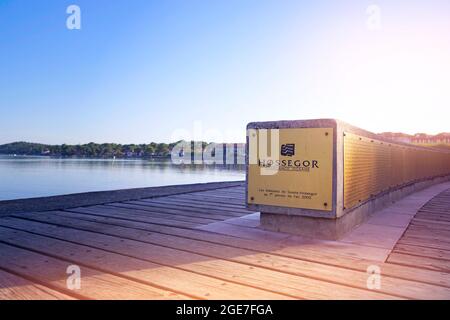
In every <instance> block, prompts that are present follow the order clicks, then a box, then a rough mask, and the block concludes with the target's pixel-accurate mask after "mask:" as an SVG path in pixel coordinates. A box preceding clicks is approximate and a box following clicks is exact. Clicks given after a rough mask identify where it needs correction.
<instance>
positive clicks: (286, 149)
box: [281, 143, 295, 157]
mask: <svg viewBox="0 0 450 320" xmlns="http://www.w3.org/2000/svg"><path fill="white" fill-rule="evenodd" d="M281 155H282V156H286V157H292V156H294V155H295V144H293V143H289V144H283V145H281Z"/></svg>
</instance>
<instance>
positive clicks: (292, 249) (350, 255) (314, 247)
mask: <svg viewBox="0 0 450 320" xmlns="http://www.w3.org/2000/svg"><path fill="white" fill-rule="evenodd" d="M52 214H55V215H62V216H65V217H72V218H75V219H79V220H88V221H97V222H102V223H108V224H112V225H116V226H126V227H130V228H137V229H140V230H144V231H150V232H157V233H161V234H167V235H177V236H180V237H184V238H188V239H194V240H202V241H206V242H211V243H217V244H226V245H228V246H232V247H236V248H246V249H249V250H254V251H258V252H262V253H269V254H272V255H277V256H278V255H279V256H284V257H288V258H296V259H303V260H305V261H310V262H317V263H322V264H325V265H331V266H338V267H345V268H348V269H353V270H357V271H363V272H365V271H366V270H367V268H368V267H369V266H370V265H380V266H381V267H382V269H383V274H385V275H388V276H392V277H395V278H400V279H405V280H414V281H419V282H423V283H428V284H436V285H440V286H444V287H450V275H449V274H443V273H437V272H434V271H429V270H423V269H419V268H414V267H405V266H403V267H398V266H396V265H391V264H387V263H381V262H380V261H372V260H371V259H367V258H364V255H367V254H369V256H374V254H375V251H380V249H376V248H365V247H361V250H355V247H357V246H355V245H351V244H342V243H339V242H329V241H320V242H317V241H305V240H303V241H299V240H298V239H296V240H295V241H293V242H287V244H288V245H289V246H288V247H286V246H285V245H283V244H281V243H272V242H268V241H262V240H257V241H254V240H249V239H240V238H235V237H232V236H229V235H222V234H214V233H209V232H202V231H200V230H189V229H182V228H176V227H170V226H162V225H154V224H147V223H141V222H133V221H129V220H121V219H116V218H112V217H99V216H89V215H82V214H76V213H67V212H52ZM338 253H342V254H338Z"/></svg>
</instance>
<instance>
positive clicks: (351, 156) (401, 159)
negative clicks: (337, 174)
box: [344, 133, 450, 209]
mask: <svg viewBox="0 0 450 320" xmlns="http://www.w3.org/2000/svg"><path fill="white" fill-rule="evenodd" d="M445 174H450V153H447V152H441V151H437V150H432V149H430V150H426V149H420V148H416V147H414V146H411V147H409V146H404V145H399V144H393V143H387V142H383V141H380V140H375V139H370V138H366V137H362V136H358V135H355V134H351V133H345V136H344V208H346V209H349V208H353V207H355V206H357V205H358V204H359V203H362V202H364V201H366V200H368V199H370V198H371V197H373V196H376V195H377V194H379V193H381V192H383V191H386V190H389V189H390V188H395V187H398V186H401V185H404V184H407V183H411V182H414V181H416V180H421V179H425V178H432V177H435V176H440V175H445Z"/></svg>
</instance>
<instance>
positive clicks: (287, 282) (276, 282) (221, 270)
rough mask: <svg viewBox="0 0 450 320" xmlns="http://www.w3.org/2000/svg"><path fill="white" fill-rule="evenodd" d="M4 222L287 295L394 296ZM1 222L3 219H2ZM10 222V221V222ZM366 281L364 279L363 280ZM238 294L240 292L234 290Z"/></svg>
mask: <svg viewBox="0 0 450 320" xmlns="http://www.w3.org/2000/svg"><path fill="white" fill-rule="evenodd" d="M4 220H7V221H6V223H7V224H9V225H10V226H14V227H22V228H24V227H26V229H27V230H28V231H32V232H35V233H40V234H45V235H47V236H51V237H57V238H59V239H65V240H68V241H71V242H77V243H79V244H83V242H86V244H90V246H93V247H96V248H105V245H107V247H108V250H109V251H113V252H115V253H119V254H126V255H127V256H130V257H134V258H138V259H143V260H146V261H152V262H155V261H157V263H160V264H163V265H171V266H177V268H179V269H182V270H190V271H192V272H198V273H200V274H205V275H208V276H211V277H213V278H220V279H222V280H230V281H238V282H239V283H241V284H243V285H246V286H254V287H256V286H257V287H258V288H261V289H262V288H264V289H265V290H271V291H277V292H280V291H283V293H284V294H286V295H288V294H289V295H291V296H292V295H294V294H295V295H297V296H300V297H301V298H309V299H332V298H335V299H350V298H353V299H388V298H394V297H393V296H389V295H386V294H382V293H378V292H375V291H370V290H362V289H356V288H351V287H346V286H342V285H337V284H334V283H326V282H323V281H319V280H315V279H309V278H306V277H301V276H294V275H290V274H285V273H280V272H276V271H272V270H265V269H262V268H258V267H253V266H246V265H243V264H239V263H235V262H230V261H226V260H220V259H211V257H208V256H204V255H198V254H194V253H189V252H183V251H181V250H174V249H170V248H166V247H162V246H155V245H152V244H149V243H144V242H138V241H134V240H129V239H124V238H119V237H112V236H107V235H103V234H97V233H93V232H86V231H82V230H80V229H79V230H75V229H64V230H61V229H62V228H57V227H54V226H50V225H43V224H42V223H35V222H30V221H14V219H4ZM1 224H2V225H4V224H5V221H1ZM11 224H12V225H11ZM364 283H365V282H364ZM234 294H235V295H234V297H236V294H239V296H241V295H242V294H243V293H241V292H240V291H235V293H234ZM255 297H258V298H261V294H255V293H254V295H253V298H255Z"/></svg>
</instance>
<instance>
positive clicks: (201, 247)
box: [0, 185, 450, 299]
mask: <svg viewBox="0 0 450 320" xmlns="http://www.w3.org/2000/svg"><path fill="white" fill-rule="evenodd" d="M448 188H450V186H448V187H447V189H448ZM424 194H425V193H424ZM416 198H417V197H416ZM416 198H410V199H405V205H408V204H409V205H411V204H414V205H417V206H419V207H420V206H422V205H421V204H420V201H418V200H416ZM421 199H422V198H421ZM244 201H245V190H244V185H238V186H234V187H226V188H216V189H212V190H206V191H198V192H189V193H184V194H176V195H167V196H161V197H154V198H144V199H140V200H132V201H122V202H113V203H108V204H103V205H92V206H85V207H74V208H68V209H64V210H56V211H46V212H36V213H32V212H30V213H14V214H11V215H9V216H4V217H0V299H438V298H442V299H450V189H449V190H447V191H445V192H443V193H441V194H440V195H439V196H437V197H435V198H433V199H432V200H431V201H430V202H428V203H427V204H426V205H425V206H424V207H423V208H422V209H421V210H420V211H419V212H418V213H417V214H416V215H415V217H414V215H408V214H406V213H403V212H402V207H401V206H397V207H396V208H395V215H396V217H397V216H398V217H397V218H396V220H395V221H394V219H393V218H391V216H390V215H389V214H390V213H389V212H388V213H386V212H384V213H382V214H380V216H379V217H378V220H379V221H383V219H384V220H386V219H387V220H388V222H389V223H393V222H396V221H397V220H398V221H400V222H401V221H407V222H406V223H403V224H402V223H400V226H394V227H391V228H397V229H395V232H396V233H395V234H399V236H398V237H400V236H401V238H400V240H399V241H398V242H397V240H398V237H397V238H396V237H392V239H393V240H392V241H393V245H392V247H393V246H394V245H395V247H393V250H392V248H391V247H390V246H385V245H381V242H380V245H379V243H378V242H377V241H381V240H377V239H383V238H388V236H387V235H388V234H394V232H393V231H392V232H391V233H389V230H390V229H388V228H389V227H388V226H384V225H383V223H379V222H377V224H376V228H377V229H372V230H377V231H376V232H375V233H376V234H375V235H376V236H374V237H370V235H369V233H367V234H366V233H364V232H363V231H361V230H366V229H364V227H365V226H362V227H363V229H360V231H359V238H358V233H356V234H355V235H353V236H352V237H350V238H348V239H347V240H345V239H344V241H319V240H309V239H306V238H301V237H296V236H290V235H287V234H281V233H274V232H267V231H264V230H261V229H260V228H259V214H258V213H254V212H249V211H247V210H246V208H245V203H244ZM393 210H394V209H393ZM386 214H387V216H386ZM406 216H408V217H406ZM386 217H387V218H386ZM411 218H413V219H412V221H411V224H410V225H409V227H407V226H408V223H409V220H410V219H411ZM402 219H403V220H402ZM373 226H375V225H373ZM384 230H386V236H385V235H384ZM392 230H394V229H392ZM399 230H400V232H399ZM405 230H406V231H405ZM402 234H403V235H402ZM361 235H362V237H363V238H364V237H365V238H364V239H365V241H362V242H361V241H359V240H358V241H357V239H360V238H361ZM355 239H356V240H355ZM383 240H385V239H383ZM71 265H72V266H73V265H75V266H78V267H79V268H80V270H81V286H80V288H79V289H77V290H70V289H69V288H68V285H67V281H68V277H69V274H67V268H68V267H69V266H71ZM374 266H375V267H376V268H379V270H380V271H381V275H380V276H381V278H380V280H381V281H380V284H381V286H380V287H377V288H373V287H370V286H369V287H368V279H369V280H370V279H371V278H369V276H371V275H370V274H368V272H367V270H368V268H369V270H373V267H374ZM372 277H373V276H372ZM369 283H370V281H369Z"/></svg>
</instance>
